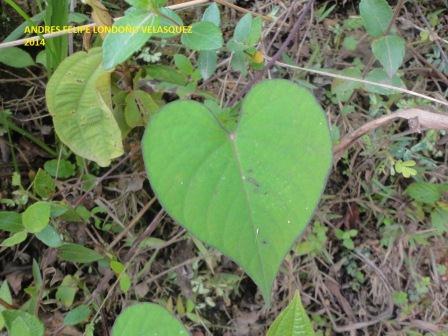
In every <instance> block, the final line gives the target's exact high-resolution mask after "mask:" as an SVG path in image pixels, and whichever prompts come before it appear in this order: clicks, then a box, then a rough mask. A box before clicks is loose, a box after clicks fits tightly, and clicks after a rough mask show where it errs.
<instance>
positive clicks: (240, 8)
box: [214, 0, 274, 22]
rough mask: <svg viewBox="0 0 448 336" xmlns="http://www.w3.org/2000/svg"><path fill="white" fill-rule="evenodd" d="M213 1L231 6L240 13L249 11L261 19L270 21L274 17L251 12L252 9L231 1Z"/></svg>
mask: <svg viewBox="0 0 448 336" xmlns="http://www.w3.org/2000/svg"><path fill="white" fill-rule="evenodd" d="M214 1H215V2H216V3H219V4H220V5H223V6H227V7H230V8H233V9H235V10H237V11H239V12H242V13H250V14H252V15H254V16H259V17H261V18H262V19H263V20H266V21H271V22H272V21H274V18H272V17H270V16H266V15H262V14H258V13H255V12H252V11H250V10H248V9H246V8H243V7H240V6H237V5H235V4H233V3H230V2H227V1H225V0H214Z"/></svg>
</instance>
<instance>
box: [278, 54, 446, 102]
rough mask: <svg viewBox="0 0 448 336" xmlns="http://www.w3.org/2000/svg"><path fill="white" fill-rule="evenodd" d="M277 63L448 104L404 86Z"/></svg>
mask: <svg viewBox="0 0 448 336" xmlns="http://www.w3.org/2000/svg"><path fill="white" fill-rule="evenodd" d="M276 65H278V66H281V67H283V68H290V69H294V70H302V71H306V72H310V73H314V74H317V75H322V76H326V77H332V78H338V79H344V80H348V81H353V82H358V83H362V84H369V85H373V86H378V87H382V88H384V89H390V90H394V91H397V92H401V93H406V94H409V95H411V96H415V97H419V98H423V99H427V100H430V101H432V102H433V103H438V104H441V105H445V106H448V101H443V100H440V99H437V98H433V97H430V96H427V95H425V94H422V93H418V92H415V91H411V90H408V89H403V88H400V87H397V86H393V85H389V84H383V83H377V82H372V81H369V80H366V79H360V78H356V77H350V76H344V75H339V74H335V73H331V72H328V71H323V70H316V69H311V68H305V67H300V66H297V65H291V64H286V63H282V62H278V61H277V62H276Z"/></svg>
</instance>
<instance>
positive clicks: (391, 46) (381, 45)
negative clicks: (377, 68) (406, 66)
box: [372, 35, 406, 78]
mask: <svg viewBox="0 0 448 336" xmlns="http://www.w3.org/2000/svg"><path fill="white" fill-rule="evenodd" d="M405 45H406V42H405V41H404V40H403V39H402V38H401V37H400V36H396V35H387V36H384V37H381V38H379V39H378V40H376V41H373V43H372V51H373V54H374V55H375V58H376V59H377V60H378V61H380V63H381V65H382V66H383V67H384V69H385V70H386V72H387V74H388V76H389V78H392V77H393V75H395V73H396V72H397V70H398V68H399V67H400V66H401V63H402V62H403V58H404V53H405Z"/></svg>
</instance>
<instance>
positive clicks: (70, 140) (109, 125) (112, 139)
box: [46, 48, 123, 167]
mask: <svg viewBox="0 0 448 336" xmlns="http://www.w3.org/2000/svg"><path fill="white" fill-rule="evenodd" d="M101 62H102V54H101V49H100V48H95V49H91V50H90V51H89V52H88V53H86V52H83V51H81V52H77V53H75V54H73V55H72V56H70V57H68V58H66V59H65V60H64V61H63V62H62V63H61V64H60V66H59V67H58V68H57V70H56V71H55V73H54V74H53V76H52V77H51V79H50V81H49V83H48V85H47V91H46V98H47V106H48V110H49V112H50V114H51V115H52V117H53V122H54V127H55V130H56V133H57V135H58V136H59V138H60V139H61V141H62V142H63V143H64V144H65V145H67V146H68V147H69V148H70V149H71V150H72V151H73V152H74V153H75V154H77V155H79V156H82V157H84V158H86V159H89V160H92V161H95V162H96V163H97V164H98V165H99V166H102V167H106V166H108V165H109V164H110V161H111V160H112V159H114V158H116V157H118V156H120V155H122V154H123V145H122V143H121V131H120V128H119V127H118V124H117V121H116V120H115V118H114V116H113V113H112V111H111V105H112V103H111V92H110V91H111V88H110V71H106V70H104V69H103V68H102V67H101Z"/></svg>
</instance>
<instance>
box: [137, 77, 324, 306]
mask: <svg viewBox="0 0 448 336" xmlns="http://www.w3.org/2000/svg"><path fill="white" fill-rule="evenodd" d="M260 107H262V108H260ZM274 120H275V124H276V125H279V126H278V127H275V128H273V127H271V125H273V121H274ZM271 121H272V122H271ZM280 125H281V126H280ZM191 130H195V131H194V132H192V131H191ZM272 139H277V140H276V141H278V142H277V143H276V142H272ZM280 147H281V148H282V151H278V148H280ZM285 151H286V152H287V153H289V155H288V156H285V155H284V154H283V153H284V152H285ZM308 153H313V155H309V154H308ZM316 153H319V154H318V155H316ZM143 157H144V160H145V164H146V167H147V170H148V175H149V179H150V181H151V185H152V187H153V190H154V191H155V193H156V194H157V196H158V198H159V200H160V202H161V203H162V204H163V206H164V208H165V209H166V210H167V212H168V213H169V214H170V215H171V216H172V217H173V218H175V219H176V220H177V221H178V222H179V223H180V224H181V225H183V226H184V227H185V228H187V229H188V230H189V231H190V232H191V233H193V234H194V235H195V236H196V237H198V238H199V239H201V240H202V241H205V242H206V243H208V244H210V245H212V246H215V247H216V248H218V249H219V250H220V251H222V252H223V253H224V254H226V255H227V256H229V257H231V258H232V259H234V260H235V261H236V262H238V264H239V265H240V266H242V267H243V268H244V269H245V270H246V272H247V273H248V274H249V275H250V276H251V277H252V279H253V280H254V281H255V282H256V283H257V284H258V286H259V287H260V289H261V291H262V293H263V296H264V298H265V300H266V301H268V302H269V301H270V291H271V286H272V283H273V281H274V278H275V275H276V273H277V270H278V267H279V266H280V263H281V261H282V259H283V258H284V256H285V254H286V253H287V251H288V250H289V249H290V247H291V245H292V243H293V242H294V240H295V239H296V237H297V235H298V234H300V232H302V231H303V230H304V228H305V226H306V225H307V222H308V221H309V218H310V216H311V214H312V212H313V210H314V208H315V207H316V205H317V202H318V200H319V197H320V194H321V193H322V189H323V186H324V185H325V179H326V176H327V173H328V169H329V167H330V163H331V142H330V135H329V131H328V127H327V124H326V121H325V118H324V116H323V114H322V110H321V107H320V106H319V105H318V104H317V103H316V101H315V99H314V97H313V96H312V95H311V94H310V93H308V91H306V90H305V89H303V88H300V87H298V86H297V85H295V84H292V83H290V82H287V81H282V80H275V81H274V80H273V81H265V82H263V83H261V84H258V85H257V86H255V87H254V88H253V89H252V90H251V92H250V93H249V94H248V95H247V97H246V98H245V100H244V102H243V104H242V111H241V117H240V119H239V120H238V124H237V126H236V127H235V128H231V129H227V128H225V126H224V125H222V124H221V123H220V122H219V121H218V120H216V119H215V118H214V117H213V115H212V114H211V113H210V112H209V111H208V109H207V108H206V107H205V106H203V105H201V104H199V103H197V102H191V101H176V102H173V103H171V104H168V105H166V106H165V107H164V108H163V109H162V110H161V111H160V112H159V113H157V114H156V115H155V116H154V118H153V119H152V121H151V123H150V124H149V127H148V128H147V130H146V133H145V136H144V138H143ZM166 162H169V163H170V164H169V165H168V166H167V165H166ZM272 176H277V178H274V179H273V178H272ZM281 176H284V177H285V178H282V177H281ZM286 176H287V178H286ZM301 190H306V193H305V192H304V191H301ZM204 209H207V210H206V211H204ZM280 223H281V224H280ZM223 232H225V239H223ZM242 246H244V248H241V247H242Z"/></svg>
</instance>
